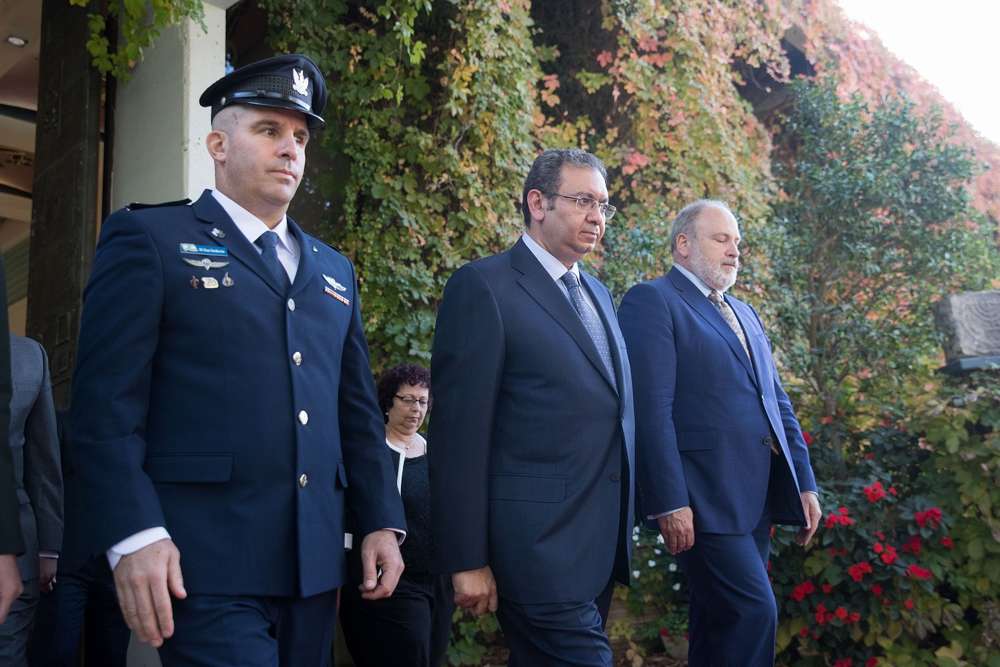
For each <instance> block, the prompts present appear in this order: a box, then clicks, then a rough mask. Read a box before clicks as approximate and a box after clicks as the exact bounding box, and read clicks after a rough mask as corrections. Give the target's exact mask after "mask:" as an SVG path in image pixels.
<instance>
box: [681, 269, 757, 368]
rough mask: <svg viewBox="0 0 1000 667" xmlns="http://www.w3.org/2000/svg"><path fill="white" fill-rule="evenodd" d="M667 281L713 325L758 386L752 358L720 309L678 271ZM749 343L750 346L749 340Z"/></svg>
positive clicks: (693, 308) (692, 307)
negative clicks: (744, 349) (751, 361)
mask: <svg viewBox="0 0 1000 667" xmlns="http://www.w3.org/2000/svg"><path fill="white" fill-rule="evenodd" d="M667 279H668V280H669V281H670V283H671V284H672V285H673V286H674V288H675V289H676V290H677V291H678V292H680V295H681V298H682V299H684V301H685V302H686V303H687V304H688V305H689V306H690V307H691V309H692V310H694V311H695V312H696V313H698V314H699V315H700V316H701V317H702V319H704V320H705V321H706V322H707V323H708V324H709V325H711V327H712V328H713V329H715V331H716V332H717V333H718V334H719V335H720V336H722V337H723V338H724V339H725V341H726V343H728V344H729V348H730V349H731V350H732V352H733V354H735V355H736V358H737V359H739V362H740V363H741V364H742V365H743V368H744V369H745V370H746V372H747V373H748V374H749V375H750V378H751V379H752V380H753V381H754V383H755V384H756V383H757V374H756V373H754V369H753V366H752V365H751V364H750V358H749V357H747V353H746V352H744V351H743V346H742V345H740V339H739V338H737V337H736V334H735V333H733V330H732V329H730V328H729V325H728V324H726V321H725V320H724V319H723V318H722V314H721V313H719V311H718V309H716V307H715V306H713V305H712V302H711V301H709V300H708V298H707V297H706V296H705V295H704V294H702V293H701V291H700V290H699V289H698V288H697V287H695V285H694V283H692V282H691V281H690V280H688V278H687V276H685V275H684V274H683V273H681V272H680V271H678V270H677V269H671V270H670V273H668V274H667ZM743 330H744V334H745V332H746V328H745V327H744V329H743ZM748 338H749V336H748ZM747 343H748V344H749V340H748V341H747Z"/></svg>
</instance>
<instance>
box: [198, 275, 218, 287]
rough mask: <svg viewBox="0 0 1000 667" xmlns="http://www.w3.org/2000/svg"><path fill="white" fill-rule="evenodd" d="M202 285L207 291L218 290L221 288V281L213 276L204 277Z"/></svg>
mask: <svg viewBox="0 0 1000 667" xmlns="http://www.w3.org/2000/svg"><path fill="white" fill-rule="evenodd" d="M201 284H202V285H203V286H204V287H205V289H217V288H218V287H219V281H218V280H216V279H215V278H213V277H212V276H202V279H201Z"/></svg>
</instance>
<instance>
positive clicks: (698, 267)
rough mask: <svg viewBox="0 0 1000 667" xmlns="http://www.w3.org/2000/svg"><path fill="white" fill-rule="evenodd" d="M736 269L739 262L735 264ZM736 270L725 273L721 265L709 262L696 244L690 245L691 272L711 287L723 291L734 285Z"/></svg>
mask: <svg viewBox="0 0 1000 667" xmlns="http://www.w3.org/2000/svg"><path fill="white" fill-rule="evenodd" d="M738 270H739V264H737V271H738ZM737 271H734V272H733V273H727V272H726V271H725V270H724V269H723V268H722V267H721V266H718V265H713V264H711V263H710V262H709V261H708V260H707V259H706V258H705V256H704V255H703V254H701V251H700V250H699V249H698V247H697V246H694V247H692V249H691V272H692V273H694V275H696V276H698V278H699V279H700V280H701V281H702V282H703V283H705V284H706V285H708V286H709V287H711V288H712V289H714V290H718V291H719V292H725V291H726V290H727V289H729V288H730V287H732V286H733V285H735V284H736V274H737Z"/></svg>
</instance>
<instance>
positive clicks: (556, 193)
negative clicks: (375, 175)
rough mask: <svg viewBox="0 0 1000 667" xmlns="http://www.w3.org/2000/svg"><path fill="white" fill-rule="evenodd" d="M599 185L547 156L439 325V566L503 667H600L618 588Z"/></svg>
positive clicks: (457, 278)
mask: <svg viewBox="0 0 1000 667" xmlns="http://www.w3.org/2000/svg"><path fill="white" fill-rule="evenodd" d="M605 180H606V172H605V170H604V166H603V165H602V164H601V162H600V161H599V160H598V159H597V158H596V157H594V156H593V155H590V154H589V153H585V152H583V151H579V150H549V151H545V152H544V153H543V154H542V155H541V156H539V157H538V159H537V160H535V163H534V165H532V167H531V171H530V173H529V174H528V177H527V179H526V181H525V184H524V192H523V199H522V207H523V214H524V219H525V225H526V227H527V230H526V232H525V233H524V235H523V236H522V237H521V240H519V241H518V242H517V243H516V244H515V245H514V247H512V248H511V249H510V250H508V251H507V252H504V253H501V254H499V255H495V256H493V257H488V258H485V259H481V260H478V261H475V262H472V263H471V264H467V265H466V266H464V267H462V268H461V269H459V270H458V271H456V272H455V274H454V275H453V276H452V277H451V279H450V280H449V281H448V285H447V287H446V288H445V292H444V299H443V302H442V304H441V308H440V311H439V312H438V319H437V329H436V331H435V336H434V348H433V355H432V360H431V367H432V371H431V375H432V377H433V378H434V388H435V389H434V392H435V395H434V414H433V417H432V419H431V426H430V440H429V443H428V447H429V457H430V458H429V463H430V473H431V499H432V503H431V504H432V512H431V516H432V521H433V528H434V530H433V533H434V544H435V547H436V549H437V563H438V566H439V568H440V569H441V571H443V572H451V573H454V574H453V576H452V580H453V583H454V586H455V601H456V602H457V603H458V604H459V605H461V606H462V607H465V608H468V609H472V610H473V611H474V612H476V613H483V612H485V611H486V610H487V609H488V610H491V611H492V610H496V609H497V608H498V604H499V614H498V617H499V620H500V624H501V626H502V627H503V630H504V634H505V636H506V638H507V643H508V645H509V646H510V649H511V665H520V666H524V665H530V666H533V665H610V664H611V659H612V656H611V649H610V646H609V644H608V639H607V636H606V635H605V634H604V631H603V625H604V622H605V620H606V612H607V605H608V603H609V601H610V595H611V590H612V587H613V583H614V581H615V580H617V581H620V582H622V583H627V582H628V562H629V551H630V545H631V541H630V538H631V532H632V521H633V516H632V509H631V508H632V502H631V499H632V477H633V472H634V458H633V451H634V447H633V443H634V427H633V424H634V419H633V415H632V383H631V378H630V373H629V363H628V357H627V356H626V354H625V346H624V343H623V341H622V337H621V332H620V330H619V328H618V323H617V321H616V318H615V312H614V306H613V304H612V301H611V295H610V294H609V293H608V290H607V288H605V287H604V285H602V284H601V283H600V282H598V281H597V280H596V279H595V278H593V277H591V276H590V275H588V274H586V273H584V272H583V271H580V269H579V266H578V262H579V260H580V259H582V258H583V257H584V256H585V255H586V254H587V253H589V252H591V251H592V250H593V249H594V248H595V247H596V245H597V243H598V242H599V241H600V240H601V237H602V236H603V235H604V230H605V222H606V221H607V219H608V218H610V217H611V215H613V214H614V207H612V206H609V205H608V204H607V200H608V192H607V187H606V185H605ZM498 596H499V601H498Z"/></svg>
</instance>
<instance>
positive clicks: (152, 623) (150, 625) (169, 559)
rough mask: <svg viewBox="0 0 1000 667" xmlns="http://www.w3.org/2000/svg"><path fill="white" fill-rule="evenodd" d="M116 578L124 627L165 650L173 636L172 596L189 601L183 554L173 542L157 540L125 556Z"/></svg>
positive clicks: (120, 562)
mask: <svg viewBox="0 0 1000 667" xmlns="http://www.w3.org/2000/svg"><path fill="white" fill-rule="evenodd" d="M114 575H115V591H116V592H117V593H118V605H119V606H120V607H121V608H122V614H123V615H124V616H125V623H126V624H127V625H128V627H129V628H131V630H132V632H134V633H135V634H136V636H138V637H139V639H140V640H142V641H144V642H146V643H148V644H150V645H152V646H153V647H155V648H158V647H160V646H162V645H163V640H164V639H167V638H168V637H170V636H171V635H173V634H174V611H173V608H172V607H171V603H170V596H171V595H173V596H174V597H176V598H179V599H181V600H183V599H184V598H186V597H187V591H185V590H184V578H183V577H182V576H181V553H180V552H179V551H178V550H177V547H176V546H174V543H173V540H158V541H156V542H153V543H152V544H150V545H148V546H145V547H143V548H142V549H139V550H138V551H136V552H135V553H131V554H129V555H128V556H123V557H122V559H121V560H120V561H118V565H117V567H115V572H114Z"/></svg>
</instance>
